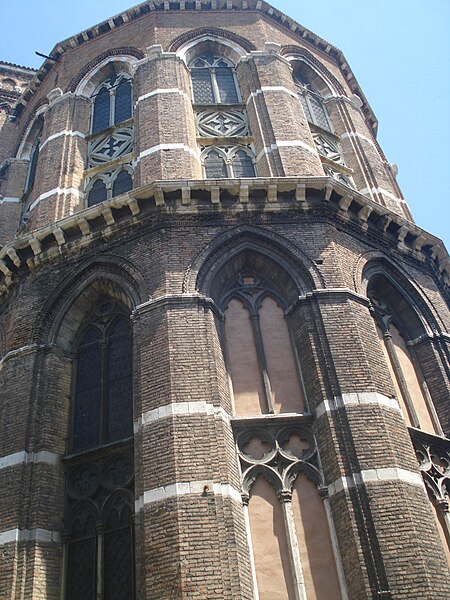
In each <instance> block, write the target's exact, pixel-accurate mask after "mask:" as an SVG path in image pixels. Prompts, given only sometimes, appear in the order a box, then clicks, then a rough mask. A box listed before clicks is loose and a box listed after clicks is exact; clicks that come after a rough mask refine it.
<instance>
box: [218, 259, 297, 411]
mask: <svg viewBox="0 0 450 600" xmlns="http://www.w3.org/2000/svg"><path fill="white" fill-rule="evenodd" d="M246 259H248V260H246ZM262 261H263V259H262V257H258V255H257V254H256V253H250V254H249V255H248V256H247V254H245V257H242V259H238V258H236V259H234V264H235V265H236V267H237V272H236V273H235V274H234V275H231V273H230V269H231V267H230V266H227V267H224V269H225V270H226V272H228V273H229V274H230V275H231V276H230V277H229V278H227V281H224V283H223V284H222V285H221V288H222V289H221V291H220V292H219V302H220V306H221V308H222V310H223V311H224V316H225V320H224V339H225V356H226V362H227V366H228V370H229V374H230V380H231V384H232V389H233V397H234V405H235V412H236V415H238V416H251V415H260V414H273V413H302V412H304V411H305V396H304V390H303V384H302V381H301V373H300V367H299V364H298V360H297V356H296V353H295V349H294V346H293V342H292V337H291V332H290V329H289V324H288V322H287V321H286V317H285V310H286V308H287V304H286V301H285V300H284V298H283V296H282V295H280V293H279V291H278V289H282V288H281V287H280V288H278V285H277V284H275V283H274V281H273V280H272V277H275V281H278V283H280V282H281V281H282V280H283V282H284V279H288V277H289V276H288V275H287V274H283V275H282V274H281V269H279V268H277V266H276V265H275V264H272V261H269V260H267V264H266V265H265V267H264V268H265V269H266V270H267V275H268V277H266V276H264V275H263V274H262V272H261V270H260V268H261V266H262V265H261V262H262ZM246 263H247V264H246ZM255 267H257V268H256V269H255ZM258 267H260V268H258ZM271 269H275V272H273V271H272V270H271ZM288 285H289V283H287V284H286V289H288V288H287V286H288ZM291 286H292V284H291ZM283 291H284V290H283Z"/></svg>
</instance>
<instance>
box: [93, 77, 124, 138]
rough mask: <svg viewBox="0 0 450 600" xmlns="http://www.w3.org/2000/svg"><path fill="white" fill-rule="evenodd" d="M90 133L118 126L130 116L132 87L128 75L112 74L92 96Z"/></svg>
mask: <svg viewBox="0 0 450 600" xmlns="http://www.w3.org/2000/svg"><path fill="white" fill-rule="evenodd" d="M92 102H93V110H92V128H91V131H92V133H98V132H99V131H102V130H103V129H107V128H108V127H113V126H114V125H118V124H120V123H122V122H123V121H126V120H127V119H130V118H131V116H132V87H131V80H130V78H129V75H127V74H125V73H120V74H113V75H112V76H111V77H110V78H109V79H108V80H107V81H105V82H104V83H103V84H102V85H101V87H100V88H99V89H98V90H97V91H96V92H95V93H94V94H93V95H92Z"/></svg>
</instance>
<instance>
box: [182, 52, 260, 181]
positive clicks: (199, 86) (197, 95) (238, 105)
mask: <svg viewBox="0 0 450 600" xmlns="http://www.w3.org/2000/svg"><path fill="white" fill-rule="evenodd" d="M189 68H190V72H191V82H192V97H193V104H194V110H195V113H196V125H197V141H198V144H199V146H200V150H201V161H202V165H203V170H204V174H205V177H206V179H225V178H242V177H255V175H256V168H255V164H256V160H255V154H254V151H253V140H252V138H251V137H250V131H249V126H248V120H247V111H246V108H245V104H244V103H243V102H242V97H241V93H240V90H239V86H238V82H237V77H236V72H235V68H234V65H233V63H232V62H231V61H230V60H229V59H228V58H225V56H223V55H222V54H221V53H220V52H219V51H218V49H217V48H215V46H214V44H212V43H211V44H209V45H208V47H207V49H205V50H204V52H203V53H202V54H200V55H199V56H196V57H195V58H193V59H192V60H191V61H190V63H189Z"/></svg>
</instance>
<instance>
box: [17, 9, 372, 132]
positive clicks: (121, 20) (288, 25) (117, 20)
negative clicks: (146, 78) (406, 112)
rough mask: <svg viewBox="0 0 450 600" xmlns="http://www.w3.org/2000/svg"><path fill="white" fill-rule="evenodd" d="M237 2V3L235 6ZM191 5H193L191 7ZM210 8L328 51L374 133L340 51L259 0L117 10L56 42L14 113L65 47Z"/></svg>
mask: <svg viewBox="0 0 450 600" xmlns="http://www.w3.org/2000/svg"><path fill="white" fill-rule="evenodd" d="M236 4H238V6H237V5H236ZM191 5H193V6H194V8H191ZM188 10H189V11H191V10H194V11H208V12H209V11H211V10H225V11H228V10H229V11H230V13H231V12H232V11H233V12H234V11H236V10H244V11H248V10H256V11H258V12H260V13H262V14H263V15H265V16H266V17H267V18H269V19H270V20H272V21H274V22H275V23H277V24H278V25H280V26H281V27H282V28H284V29H287V30H289V31H290V32H291V33H293V34H294V35H296V36H297V37H298V38H301V39H302V40H303V41H304V42H306V43H307V44H308V45H310V46H312V47H314V48H316V49H317V50H319V51H321V52H323V53H325V54H328V55H329V56H331V57H332V58H333V59H334V60H335V61H336V62H337V63H338V64H339V66H340V68H341V70H342V73H343V76H344V77H345V79H346V81H347V84H348V85H349V87H350V88H351V90H352V92H353V93H355V94H357V95H358V96H359V97H360V98H361V99H362V101H363V109H364V113H365V115H366V117H367V119H368V121H369V123H370V125H371V127H372V128H373V130H374V131H375V132H376V129H377V125H378V123H377V120H376V117H375V115H374V113H373V111H372V109H371V108H370V106H369V103H368V102H367V99H366V97H365V95H364V93H363V91H362V90H361V88H360V87H359V84H358V82H357V80H356V78H355V76H354V74H353V72H352V70H351V69H350V67H349V65H348V63H347V61H346V59H345V57H344V55H343V53H342V52H341V50H339V49H338V48H336V47H335V46H333V45H332V44H330V43H329V42H327V41H326V40H324V39H323V38H321V37H320V36H318V35H316V34H315V33H313V32H312V31H310V30H309V29H307V28H306V27H303V25H300V23H297V22H296V21H294V19H291V18H290V17H288V16H287V15H285V14H284V13H282V12H281V11H279V10H278V9H276V8H275V7H273V6H271V5H270V4H268V3H267V2H262V1H261V0H238V3H236V2H232V1H231V0H195V1H194V2H188V1H187V0H177V1H175V2H168V1H167V0H150V1H147V2H142V3H141V4H138V5H137V6H134V7H132V8H130V9H128V10H126V11H124V12H122V13H119V14H117V15H115V16H113V17H111V18H109V19H107V20H106V21H102V22H101V23H99V24H98V25H94V26H93V27H90V28H89V29H86V30H85V31H82V32H81V33H78V34H76V35H73V36H72V37H70V38H68V39H66V40H63V41H61V42H59V43H58V44H57V45H56V46H55V47H54V48H53V50H52V51H51V53H50V56H51V58H52V60H48V59H46V60H45V61H44V63H43V64H42V66H41V67H40V69H39V70H38V71H37V72H36V75H35V77H34V78H33V80H32V81H31V83H30V85H29V87H28V88H27V89H26V90H25V92H24V93H23V95H22V97H21V98H20V99H19V101H18V103H17V106H16V108H15V116H19V115H20V114H21V112H22V111H23V109H24V108H25V106H26V105H27V104H28V102H29V100H30V99H31V97H32V96H33V94H34V93H35V91H36V90H37V89H38V87H39V85H40V83H41V81H43V80H44V78H45V77H46V76H47V74H48V72H49V71H50V70H51V69H52V67H53V66H54V65H55V62H58V60H59V59H60V57H61V56H62V55H63V54H64V52H65V51H67V50H73V49H74V48H76V47H77V46H81V45H82V44H84V43H85V42H88V41H90V40H92V39H94V38H96V37H98V36H100V35H103V34H104V33H107V32H109V31H112V30H113V29H116V28H117V27H121V26H122V25H125V24H126V23H128V22H130V21H134V20H136V19H139V18H140V17H142V16H144V15H146V14H148V13H151V12H158V13H163V12H169V11H172V12H175V11H188Z"/></svg>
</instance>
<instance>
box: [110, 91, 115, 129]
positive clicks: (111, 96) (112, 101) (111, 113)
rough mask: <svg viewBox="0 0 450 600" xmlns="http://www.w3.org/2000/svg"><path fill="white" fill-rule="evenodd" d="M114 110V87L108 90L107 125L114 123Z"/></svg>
mask: <svg viewBox="0 0 450 600" xmlns="http://www.w3.org/2000/svg"><path fill="white" fill-rule="evenodd" d="M115 110H116V88H112V89H111V90H109V126H110V127H112V126H113V125H115V118H114V114H115Z"/></svg>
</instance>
